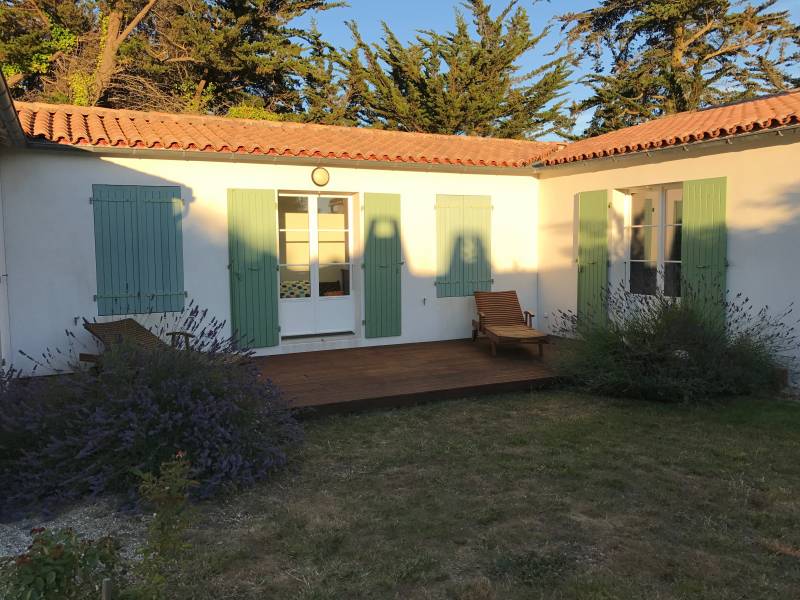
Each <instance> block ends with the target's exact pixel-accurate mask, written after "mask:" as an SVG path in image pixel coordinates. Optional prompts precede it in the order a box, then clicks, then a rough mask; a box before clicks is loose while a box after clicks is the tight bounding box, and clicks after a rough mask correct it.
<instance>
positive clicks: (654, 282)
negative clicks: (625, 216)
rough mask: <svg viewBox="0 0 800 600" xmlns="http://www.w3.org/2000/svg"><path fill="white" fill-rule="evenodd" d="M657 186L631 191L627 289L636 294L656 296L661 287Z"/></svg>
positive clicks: (658, 194)
mask: <svg viewBox="0 0 800 600" xmlns="http://www.w3.org/2000/svg"><path fill="white" fill-rule="evenodd" d="M659 198H660V192H659V190H658V189H644V188H642V189H637V190H636V191H633V192H632V193H631V229H630V247H629V249H628V252H629V262H630V269H629V276H628V289H629V290H630V292H631V293H633V294H644V295H653V294H655V293H656V291H657V290H658V243H657V239H658V222H657V214H656V207H657V205H658V201H659Z"/></svg>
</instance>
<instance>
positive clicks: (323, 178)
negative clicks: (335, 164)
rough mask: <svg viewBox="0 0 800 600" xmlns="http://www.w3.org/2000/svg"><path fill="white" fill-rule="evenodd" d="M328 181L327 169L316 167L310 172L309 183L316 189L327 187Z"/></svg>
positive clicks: (329, 175)
mask: <svg viewBox="0 0 800 600" xmlns="http://www.w3.org/2000/svg"><path fill="white" fill-rule="evenodd" d="M330 180H331V174H330V173H328V169H325V168H323V167H316V168H315V169H314V170H313V171H311V181H313V182H314V185H316V186H318V187H325V186H326V185H328V182H329V181H330Z"/></svg>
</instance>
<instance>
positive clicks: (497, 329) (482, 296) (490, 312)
mask: <svg viewBox="0 0 800 600" xmlns="http://www.w3.org/2000/svg"><path fill="white" fill-rule="evenodd" d="M475 306H476V308H477V309H478V320H477V321H472V340H473V341H475V340H476V339H478V334H479V333H482V334H484V335H485V336H486V337H488V338H489V341H490V342H491V344H492V356H497V345H498V344H537V345H538V346H539V357H540V358H541V357H542V355H543V350H542V346H544V344H546V343H548V339H547V338H548V336H547V334H546V333H542V332H541V331H538V330H537V329H534V327H533V313H531V312H529V311H527V310H526V311H525V312H524V313H523V311H522V307H521V306H520V304H519V298H518V297H517V292H515V291H513V290H512V291H508V292H475Z"/></svg>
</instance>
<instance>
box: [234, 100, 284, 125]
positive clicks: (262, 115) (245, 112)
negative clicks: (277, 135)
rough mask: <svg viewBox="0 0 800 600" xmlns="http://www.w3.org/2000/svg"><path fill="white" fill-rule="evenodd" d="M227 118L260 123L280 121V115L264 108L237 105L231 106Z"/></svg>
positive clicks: (251, 105)
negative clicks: (251, 120)
mask: <svg viewBox="0 0 800 600" xmlns="http://www.w3.org/2000/svg"><path fill="white" fill-rule="evenodd" d="M225 116H226V117H232V118H235V119H256V120H259V121H280V120H281V118H280V115H278V114H276V113H274V112H272V111H269V110H267V109H266V108H264V107H263V106H255V105H253V104H237V105H236V106H231V107H230V108H229V109H228V112H227V113H226V114H225Z"/></svg>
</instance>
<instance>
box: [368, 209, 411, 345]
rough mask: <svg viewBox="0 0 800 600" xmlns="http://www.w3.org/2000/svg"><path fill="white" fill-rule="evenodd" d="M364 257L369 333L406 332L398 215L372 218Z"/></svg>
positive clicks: (394, 334)
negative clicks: (404, 326) (404, 329)
mask: <svg viewBox="0 0 800 600" xmlns="http://www.w3.org/2000/svg"><path fill="white" fill-rule="evenodd" d="M371 202H376V201H374V200H372V201H371ZM363 260H364V262H363V266H364V296H365V298H364V321H365V324H366V336H367V337H389V336H398V335H400V334H401V332H402V330H401V319H402V308H401V304H402V297H401V270H402V264H403V258H402V239H401V237H400V223H399V222H398V217H396V216H394V215H388V214H375V215H374V217H372V218H370V222H369V229H368V231H367V239H366V242H365V244H364V256H363Z"/></svg>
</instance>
